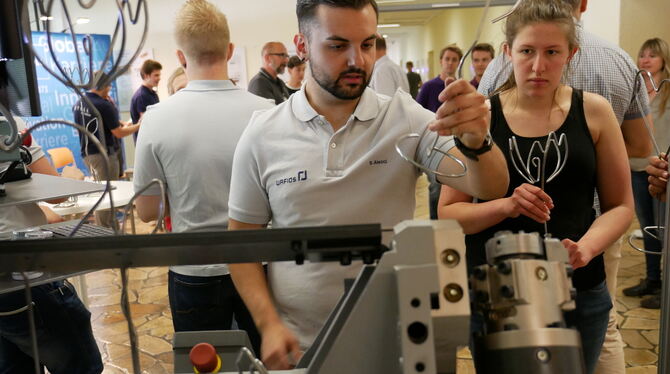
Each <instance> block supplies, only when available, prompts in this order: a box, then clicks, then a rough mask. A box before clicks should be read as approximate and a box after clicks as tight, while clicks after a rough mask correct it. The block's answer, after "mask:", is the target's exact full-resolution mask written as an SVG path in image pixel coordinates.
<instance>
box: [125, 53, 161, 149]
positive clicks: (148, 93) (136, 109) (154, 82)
mask: <svg viewBox="0 0 670 374" xmlns="http://www.w3.org/2000/svg"><path fill="white" fill-rule="evenodd" d="M161 70H163V66H162V65H161V64H160V62H158V61H155V60H146V61H144V63H143V64H142V68H141V69H140V75H141V76H142V85H141V86H140V88H138V89H137V91H135V94H133V98H132V99H131V101H130V118H131V119H132V121H133V123H138V122H139V121H140V118H142V115H143V114H144V112H146V111H147V107H148V106H150V105H154V104H158V102H159V100H158V94H157V93H156V91H154V90H155V88H156V87H158V82H160V80H161ZM133 137H134V139H135V141H137V134H134V135H133Z"/></svg>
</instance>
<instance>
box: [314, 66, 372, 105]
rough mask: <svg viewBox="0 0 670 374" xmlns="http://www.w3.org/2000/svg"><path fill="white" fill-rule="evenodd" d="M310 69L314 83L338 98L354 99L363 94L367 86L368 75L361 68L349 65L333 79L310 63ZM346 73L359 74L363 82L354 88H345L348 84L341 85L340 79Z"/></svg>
mask: <svg viewBox="0 0 670 374" xmlns="http://www.w3.org/2000/svg"><path fill="white" fill-rule="evenodd" d="M310 69H311V70H312V76H313V77H314V80H315V81H316V83H317V84H318V85H319V86H321V88H323V89H324V90H326V91H328V92H329V93H330V94H331V95H333V96H335V97H336V98H338V99H340V100H354V99H358V98H359V97H361V95H363V92H364V91H365V88H366V87H367V86H368V83H369V81H368V75H367V73H366V72H365V70H363V69H359V68H355V67H351V68H349V69H347V70H346V71H344V72H342V73H340V75H339V76H338V77H337V79H336V80H335V81H333V80H332V79H331V78H329V77H328V76H327V75H326V74H324V73H323V72H322V71H321V70H318V69H316V68H315V67H314V66H312V65H310ZM347 74H359V75H360V76H361V78H362V81H363V83H362V84H361V85H359V86H358V88H356V89H352V88H347V87H348V85H342V84H341V83H340V80H341V79H342V78H343V77H344V76H345V75H347Z"/></svg>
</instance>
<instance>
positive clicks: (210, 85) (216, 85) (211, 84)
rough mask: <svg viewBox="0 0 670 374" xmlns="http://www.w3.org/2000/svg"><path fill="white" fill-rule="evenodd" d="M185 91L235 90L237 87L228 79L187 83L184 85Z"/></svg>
mask: <svg viewBox="0 0 670 374" xmlns="http://www.w3.org/2000/svg"><path fill="white" fill-rule="evenodd" d="M184 89H186V90H196V91H203V90H235V89H239V87H237V86H235V83H233V82H232V81H231V80H229V79H225V80H223V79H220V80H219V79H217V80H214V79H212V80H193V81H189V82H188V83H187V84H186V87H184Z"/></svg>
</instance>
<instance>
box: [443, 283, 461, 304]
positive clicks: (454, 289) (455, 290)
mask: <svg viewBox="0 0 670 374" xmlns="http://www.w3.org/2000/svg"><path fill="white" fill-rule="evenodd" d="M442 294H443V295H444V298H445V299H447V301H449V302H452V303H455V302H458V301H460V300H461V299H462V298H463V288H461V286H459V285H458V284H456V283H449V284H448V285H446V286H445V287H444V290H443V291H442Z"/></svg>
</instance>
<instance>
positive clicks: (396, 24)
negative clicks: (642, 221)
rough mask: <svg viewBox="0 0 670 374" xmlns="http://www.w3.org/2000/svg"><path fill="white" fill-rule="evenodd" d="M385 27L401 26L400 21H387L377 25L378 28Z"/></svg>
mask: <svg viewBox="0 0 670 374" xmlns="http://www.w3.org/2000/svg"><path fill="white" fill-rule="evenodd" d="M385 27H400V24H399V23H385V24H381V25H377V28H380V29H383V28H385Z"/></svg>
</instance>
